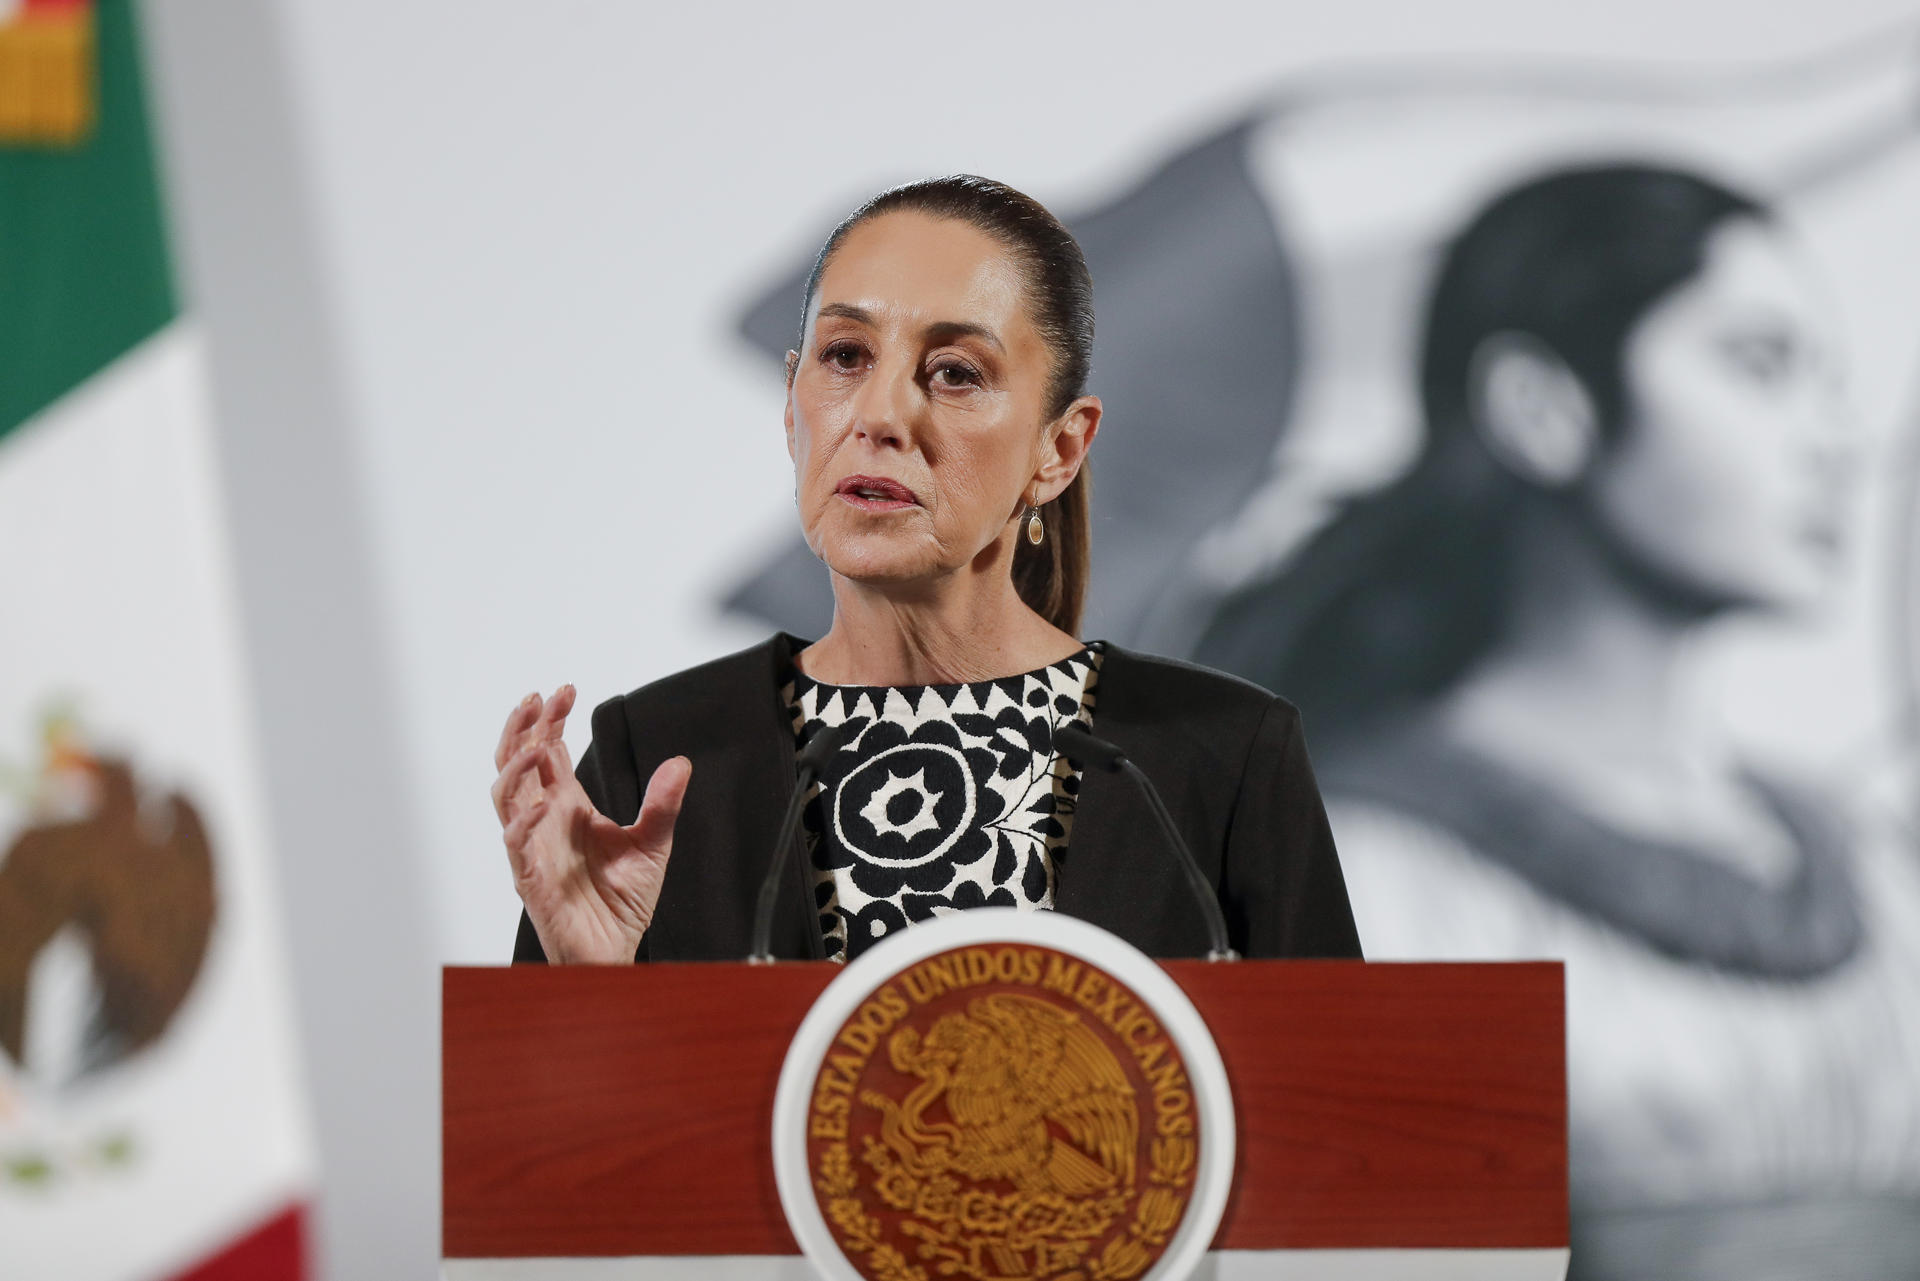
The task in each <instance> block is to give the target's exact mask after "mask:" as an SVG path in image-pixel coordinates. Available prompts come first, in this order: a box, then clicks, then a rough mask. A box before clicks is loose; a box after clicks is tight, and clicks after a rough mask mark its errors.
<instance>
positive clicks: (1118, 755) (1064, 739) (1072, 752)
mask: <svg viewBox="0 0 1920 1281" xmlns="http://www.w3.org/2000/svg"><path fill="white" fill-rule="evenodd" d="M1053 745H1054V747H1055V748H1057V749H1058V750H1059V751H1060V752H1061V753H1062V754H1064V755H1065V756H1067V757H1068V758H1069V759H1071V760H1075V761H1078V762H1079V763H1080V764H1082V765H1096V766H1098V767H1099V768H1101V769H1103V770H1106V771H1107V772H1108V773H1111V774H1125V775H1126V776H1127V777H1128V778H1131V779H1132V780H1133V781H1134V783H1135V784H1136V785H1137V786H1138V787H1139V788H1140V793H1141V795H1143V796H1145V797H1146V798H1147V808H1148V809H1150V810H1152V811H1153V816H1154V818H1155V819H1157V820H1158V821H1159V823H1160V831H1161V832H1162V833H1163V834H1164V835H1165V836H1166V838H1167V844H1168V845H1171V846H1172V847H1173V852H1174V853H1175V854H1177V855H1179V856H1180V867H1181V870H1183V871H1184V872H1186V874H1187V884H1188V885H1190V886H1191V887H1192V888H1193V896H1194V898H1195V899H1197V900H1199V903H1200V914H1201V915H1202V916H1204V917H1206V918H1207V933H1208V934H1210V935H1211V936H1212V937H1213V950H1212V951H1211V952H1208V953H1207V959H1208V960H1209V961H1237V960H1239V959H1240V954H1239V953H1238V952H1235V951H1234V950H1233V947H1232V946H1231V945H1230V944H1229V943H1228V942H1227V918H1226V917H1224V916H1222V915H1221V914H1220V900H1219V898H1218V897H1216V896H1215V894H1214V892H1213V886H1211V885H1209V884H1207V878H1206V876H1205V875H1204V874H1202V873H1201V871H1200V864H1199V862H1198V861H1196V860H1195V859H1194V857H1193V851H1192V850H1191V849H1189V848H1188V847H1187V843H1186V841H1185V840H1183V839H1182V838H1181V836H1180V830H1179V829H1178V828H1176V827H1175V826H1174V825H1173V815H1171V814H1169V813H1167V807H1166V804H1165V802H1163V801H1162V800H1161V799H1160V791H1159V789H1158V788H1156V787H1154V785H1153V780H1152V779H1150V778H1148V777H1147V775H1146V772H1145V771H1144V770H1142V769H1141V768H1140V767H1139V766H1138V765H1135V764H1134V763H1133V762H1132V761H1130V760H1128V759H1127V754H1126V753H1125V752H1123V751H1121V750H1120V749H1119V748H1118V747H1116V746H1115V745H1114V744H1112V743H1109V742H1107V741H1106V740H1105V739H1103V738H1095V737H1094V736H1093V735H1091V734H1089V733H1087V731H1085V730H1083V729H1081V728H1080V727H1079V726H1078V725H1062V726H1061V727H1060V728H1059V729H1056V730H1055V731H1054V732H1053ZM1069 857H1071V855H1069Z"/></svg>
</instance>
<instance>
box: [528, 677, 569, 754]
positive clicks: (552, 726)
mask: <svg viewBox="0 0 1920 1281" xmlns="http://www.w3.org/2000/svg"><path fill="white" fill-rule="evenodd" d="M577 697H579V691H577V690H575V689H574V687H573V686H572V685H571V684H568V685H562V686H561V687H560V688H559V689H556V690H555V691H553V697H552V698H549V699H548V700H547V701H546V705H545V706H543V707H542V708H541V709H540V717H539V719H538V720H536V721H535V722H534V732H535V734H536V735H537V736H538V737H540V738H546V739H554V740H558V739H559V737H560V735H561V734H562V733H564V732H565V731H566V728H567V713H568V712H571V711H572V710H573V701H574V699H575V698H577Z"/></svg>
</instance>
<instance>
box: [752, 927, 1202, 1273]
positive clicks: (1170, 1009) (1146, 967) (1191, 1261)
mask: <svg viewBox="0 0 1920 1281" xmlns="http://www.w3.org/2000/svg"><path fill="white" fill-rule="evenodd" d="M992 943H1018V944H1028V945H1031V946H1035V947H1047V948H1052V949H1054V950H1055V951H1058V952H1064V953H1066V954H1067V955H1069V956H1075V957H1078V958H1080V959H1081V960H1083V961H1086V962H1088V963H1090V964H1092V965H1096V966H1098V967H1099V968H1101V969H1102V970H1105V971H1106V972H1107V973H1108V974H1111V975H1112V976H1113V977H1115V978H1117V979H1119V980H1120V981H1121V982H1122V983H1124V984H1126V985H1127V987H1129V988H1131V989H1132V990H1133V993H1134V995H1136V996H1138V997H1139V998H1140V999H1141V1000H1142V1001H1143V1002H1145V1003H1146V1005H1147V1007H1148V1009H1149V1010H1150V1011H1151V1012H1152V1013H1153V1015H1154V1016H1155V1017H1156V1018H1157V1019H1158V1020H1159V1022H1160V1026H1161V1027H1163V1028H1165V1029H1166V1031H1167V1033H1168V1035H1169V1036H1171V1037H1172V1038H1173V1043H1174V1045H1175V1046H1176V1047H1178V1049H1179V1051H1180V1056H1181V1058H1182V1059H1184V1060H1185V1063H1186V1070H1187V1079H1188V1080H1189V1081H1191V1082H1192V1083H1193V1101H1194V1108H1195V1111H1196V1112H1197V1113H1198V1116H1199V1139H1200V1161H1199V1168H1198V1169H1197V1170H1195V1172H1194V1179H1193V1197H1192V1200H1191V1202H1190V1203H1189V1205H1188V1207H1187V1213H1186V1216H1185V1217H1184V1218H1183V1219H1182V1220H1181V1221H1180V1227H1179V1229H1178V1230H1177V1231H1176V1232H1175V1233H1174V1235H1173V1240H1171V1241H1169V1242H1168V1243H1167V1249H1166V1252H1165V1253H1164V1254H1162V1255H1161V1256H1160V1258H1159V1260H1158V1262H1156V1263H1155V1264H1154V1265H1153V1267H1151V1268H1149V1269H1148V1270H1147V1271H1146V1272H1145V1273H1143V1274H1142V1275H1141V1277H1140V1281H1172V1279H1173V1278H1185V1277H1186V1276H1187V1275H1188V1274H1189V1273H1191V1272H1192V1271H1193V1269H1194V1267H1195V1266H1196V1265H1197V1264H1198V1263H1199V1262H1200V1258H1201V1256H1202V1255H1204V1254H1205V1253H1206V1250H1207V1246H1208V1245H1210V1244H1211V1243H1212V1241H1213V1234H1214V1232H1215V1231H1216V1230H1217V1229H1218V1228H1219V1226H1220V1216H1221V1215H1222V1214H1223V1213H1225V1211H1226V1208H1227V1193H1228V1192H1229V1191H1230V1190H1231V1189H1232V1185H1233V1158H1234V1140H1235V1135H1234V1118H1233V1092H1232V1091H1231V1090H1230V1089H1229V1088H1228V1085H1227V1069H1226V1066H1225V1064H1223V1063H1222V1062H1221V1061H1220V1050H1219V1048H1218V1047H1217V1046H1215V1045H1214V1043H1213V1035H1212V1034H1211V1033H1210V1032H1208V1031H1207V1025H1206V1022H1205V1021H1204V1020H1203V1019H1201V1017H1200V1012H1199V1011H1198V1010H1196V1009H1194V1008H1193V1002H1192V1001H1190V1000H1188V999H1187V994H1186V993H1185V992H1183V991H1181V990H1180V985H1179V984H1177V983H1175V982H1174V981H1173V980H1172V979H1171V978H1168V977H1167V973H1166V971H1165V970H1163V969H1161V968H1160V967H1159V966H1158V965H1156V964H1154V963H1153V961H1152V960H1151V959H1149V958H1148V957H1147V955H1146V953H1144V952H1141V951H1140V950H1139V949H1137V948H1135V947H1134V946H1133V945H1132V944H1130V943H1128V942H1126V941H1125V940H1123V939H1121V938H1119V937H1117V936H1115V935H1113V934H1109V933H1108V932H1107V931H1105V930H1103V929H1101V928H1100V927H1099V926H1097V925H1090V924H1088V923H1087V922H1085V921H1082V920H1079V919H1077V918H1075V917H1071V916H1062V915H1060V914H1059V913H1057V912H1050V911H1041V912H1036V911H1022V910H1020V909H1019V908H1012V907H981V908H972V909H969V910H967V911H964V912H956V913H953V914H952V915H949V916H942V917H939V918H937V919H935V920H931V921H926V922H923V923H921V924H918V925H915V926H913V927H912V928H910V929H906V930H902V931H900V932H899V933H897V934H894V935H892V936H891V937H889V938H885V939H882V940H881V941H880V942H878V943H875V944H874V945H873V946H872V947H870V948H868V949H867V950H866V951H865V952H863V953H861V955H860V957H859V958H858V959H857V960H855V961H852V962H850V963H849V964H848V965H847V967H846V969H845V971H844V972H843V973H842V974H841V975H840V976H839V977H838V978H836V979H834V980H833V982H832V983H829V984H828V985H827V990H826V991H824V992H822V993H821V994H820V998H819V999H818V1000H817V1001H815V1002H814V1003H813V1008H812V1009H811V1010H809V1011H807V1017H806V1018H805V1019H804V1020H802V1021H801V1024H800V1030H799V1031H797V1032H795V1033H794V1035H793V1043H792V1044H791V1045H789V1046H788V1047H787V1058H786V1062H785V1064H784V1065H783V1066H782V1067H781V1069H780V1084H779V1087H778V1088H777V1089H776V1090H775V1091H774V1096H773V1175H774V1182H775V1183H776V1184H778V1185H779V1188H780V1204H781V1207H782V1208H783V1209H785V1210H786V1212H787V1226H789V1227H790V1228H792V1229H793V1235H794V1238H795V1239H796V1240H798V1241H799V1243H800V1251H801V1253H802V1254H804V1255H806V1257H807V1258H808V1260H810V1261H811V1262H812V1264H813V1266H814V1267H815V1268H817V1269H819V1271H820V1272H821V1274H822V1275H823V1276H825V1277H827V1278H829V1279H830V1281H863V1278H862V1277H861V1275H860V1273H859V1272H857V1271H856V1270H855V1269H854V1267H853V1265H852V1263H850V1262H849V1261H848V1260H847V1257H846V1255H845V1253H844V1252H843V1251H842V1250H841V1248H840V1243H839V1242H838V1241H836V1240H835V1239H834V1237H833V1232H832V1230H831V1229H830V1228H829V1227H828V1226H827V1220H826V1216H825V1215H824V1214H822V1213H821V1211H820V1202H819V1198H818V1197H817V1196H816V1195H815V1194H814V1189H813V1175H812V1172H811V1171H810V1170H809V1169H808V1166H807V1113H808V1110H809V1106H810V1104H811V1102H812V1098H813V1086H814V1082H815V1080H816V1079H818V1077H819V1075H820V1064H821V1062H822V1060H824V1059H825V1057H826V1053H827V1047H828V1046H829V1045H831V1044H832V1042H833V1037H834V1035H835V1034H836V1033H837V1032H838V1031H839V1030H840V1028H841V1027H842V1026H843V1025H844V1024H845V1023H846V1021H847V1020H848V1019H849V1018H851V1017H852V1016H853V1013H854V1011H855V1010H857V1009H858V1008H859V1007H860V1003H861V1002H862V1001H864V1000H866V999H867V998H868V997H869V996H871V995H873V993H875V992H877V991H879V990H880V988H881V987H883V986H884V985H885V984H886V983H887V982H888V981H889V980H890V979H892V978H893V977H894V976H895V975H897V974H899V973H901V972H903V971H905V970H906V969H908V968H910V967H911V966H913V965H915V964H917V963H919V962H920V961H924V960H926V959H927V958H928V957H930V956H933V955H935V954H936V953H940V952H945V951H949V950H951V949H953V948H956V947H969V946H977V945H981V944H992Z"/></svg>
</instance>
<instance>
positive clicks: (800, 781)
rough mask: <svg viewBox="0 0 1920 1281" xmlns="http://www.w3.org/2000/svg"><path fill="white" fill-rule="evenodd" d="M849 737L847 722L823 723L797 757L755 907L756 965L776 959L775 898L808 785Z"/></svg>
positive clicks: (752, 960) (752, 958)
mask: <svg viewBox="0 0 1920 1281" xmlns="http://www.w3.org/2000/svg"><path fill="white" fill-rule="evenodd" d="M846 741H847V727H846V726H844V725H822V726H821V727H820V728H819V729H818V730H817V731H815V732H814V735H813V737H812V738H810V739H808V740H807V745H806V746H805V747H803V748H801V749H800V753H799V755H798V756H797V757H795V758H794V767H795V778H794V780H793V794H792V795H791V796H789V797H788V798H787V815H786V817H785V818H783V819H781V820H780V835H779V837H778V838H777V839H776V840H775V841H774V846H773V858H772V860H771V861H770V863H769V864H768V867H767V876H766V879H765V880H763V881H761V882H760V899H759V902H758V903H757V904H756V905H755V906H754V911H753V951H752V952H750V953H749V954H748V955H747V960H748V961H749V962H750V963H752V964H755V965H767V964H771V963H772V961H773V952H772V951H771V950H770V949H771V947H772V944H773V902H774V900H775V899H776V898H778V897H779V895H780V874H781V872H783V871H785V870H786V866H787V851H788V850H790V849H792V848H793V837H794V833H795V832H797V831H799V829H800V807H801V806H802V805H804V804H806V800H807V789H808V788H809V787H812V786H813V784H814V782H815V781H816V780H818V779H819V777H820V771H821V769H822V768H823V767H824V766H825V765H826V763H827V762H828V761H830V760H832V759H833V755H834V753H835V752H838V751H839V750H840V748H841V746H842V745H843V744H844V743H845V742H846Z"/></svg>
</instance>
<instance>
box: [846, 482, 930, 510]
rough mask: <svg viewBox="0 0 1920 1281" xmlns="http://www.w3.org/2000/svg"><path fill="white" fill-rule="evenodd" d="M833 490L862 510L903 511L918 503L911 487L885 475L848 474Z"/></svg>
mask: <svg viewBox="0 0 1920 1281" xmlns="http://www.w3.org/2000/svg"><path fill="white" fill-rule="evenodd" d="M833 492H834V493H836V494H838V495H840V497H841V498H842V499H844V500H845V501H846V502H849V503H851V504H853V505H854V506H855V507H858V508H860V509H861V510H862V511H870V512H892V511H903V510H905V509H906V508H908V507H914V506H917V505H918V500H916V499H915V498H914V496H913V491H912V490H911V489H908V488H907V487H906V486H905V485H902V484H901V483H900V482H899V481H897V480H889V479H888V478H887V477H885V476H849V477H847V478H846V479H845V480H843V481H841V482H840V483H839V484H838V485H835V486H834V487H833Z"/></svg>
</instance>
